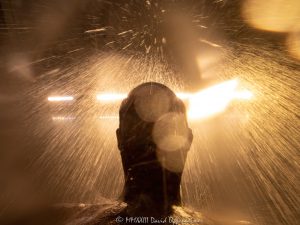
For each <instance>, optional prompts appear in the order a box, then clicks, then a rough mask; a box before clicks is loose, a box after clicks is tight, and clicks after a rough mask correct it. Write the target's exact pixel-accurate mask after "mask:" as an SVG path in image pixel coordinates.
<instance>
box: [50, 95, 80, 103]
mask: <svg viewBox="0 0 300 225" xmlns="http://www.w3.org/2000/svg"><path fill="white" fill-rule="evenodd" d="M73 100H74V97H72V96H50V97H48V101H49V102H66V101H73Z"/></svg>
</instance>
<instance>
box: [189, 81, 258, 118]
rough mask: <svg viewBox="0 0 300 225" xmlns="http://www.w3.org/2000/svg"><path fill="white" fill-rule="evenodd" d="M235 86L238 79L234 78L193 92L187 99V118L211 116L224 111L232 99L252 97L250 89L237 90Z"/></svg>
mask: <svg viewBox="0 0 300 225" xmlns="http://www.w3.org/2000/svg"><path fill="white" fill-rule="evenodd" d="M237 87H238V80H236V79H234V80H229V81H225V82H223V83H221V84H217V85H214V86H212V87H209V88H207V89H204V90H202V91H199V92H198V93H195V94H194V95H193V96H192V97H191V98H190V99H189V100H190V101H189V109H188V118H189V119H192V120H194V119H204V118H208V117H212V116H214V115H216V114H218V113H221V112H224V111H225V110H226V108H227V107H228V105H229V103H230V102H231V101H233V100H234V99H245V100H249V99H250V98H252V93H251V92H250V91H247V90H244V91H238V90H237Z"/></svg>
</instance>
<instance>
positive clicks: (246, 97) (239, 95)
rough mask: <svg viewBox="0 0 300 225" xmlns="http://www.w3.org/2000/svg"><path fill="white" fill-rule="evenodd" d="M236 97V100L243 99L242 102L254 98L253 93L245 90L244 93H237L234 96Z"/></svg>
mask: <svg viewBox="0 0 300 225" xmlns="http://www.w3.org/2000/svg"><path fill="white" fill-rule="evenodd" d="M234 97H235V98H236V99H242V100H249V99H251V98H252V97H253V94H252V92H251V91H248V90H244V91H237V92H236V93H235V94H234Z"/></svg>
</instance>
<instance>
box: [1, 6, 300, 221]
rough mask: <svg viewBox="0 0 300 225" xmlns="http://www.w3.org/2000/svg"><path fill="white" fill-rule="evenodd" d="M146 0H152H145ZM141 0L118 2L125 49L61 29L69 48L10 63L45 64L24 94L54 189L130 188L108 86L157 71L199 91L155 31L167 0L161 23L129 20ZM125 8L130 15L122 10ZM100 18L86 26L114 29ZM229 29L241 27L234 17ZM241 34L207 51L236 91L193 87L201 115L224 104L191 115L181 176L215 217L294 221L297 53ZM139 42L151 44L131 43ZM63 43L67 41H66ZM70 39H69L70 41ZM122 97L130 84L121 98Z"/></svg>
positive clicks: (90, 196)
mask: <svg viewBox="0 0 300 225" xmlns="http://www.w3.org/2000/svg"><path fill="white" fill-rule="evenodd" d="M220 2H222V1H220ZM147 4H148V3H147V1H145V4H144V5H145V6H147ZM119 5H120V4H119ZM115 6H116V5H115ZM132 7H133V8H134V7H135V6H134V5H131V4H129V5H128V6H126V7H123V8H120V9H118V10H117V12H118V11H122V13H120V14H119V15H126V16H125V19H124V18H123V17H121V16H120V17H118V20H116V21H113V22H115V23H118V25H116V26H114V28H113V29H114V30H115V33H114V34H113V35H112V36H113V38H111V36H109V37H110V39H109V40H106V42H105V44H104V45H106V46H110V45H112V42H114V43H116V44H115V45H114V46H113V47H111V49H117V51H114V50H113V51H104V52H96V53H95V52H94V51H89V50H88V49H85V47H82V45H81V44H82V43H80V46H75V47H74V45H73V44H72V41H70V40H65V39H63V40H62V41H61V42H58V43H56V44H57V45H59V47H57V48H58V49H60V48H62V49H63V50H64V51H63V53H62V54H58V53H57V54H56V53H52V50H51V48H49V49H48V51H49V52H50V53H49V54H50V55H51V54H54V55H51V56H50V57H43V58H39V60H33V61H32V63H30V57H29V56H28V55H29V54H28V55H27V54H24V55H21V56H19V58H21V59H22V60H15V58H14V59H13V60H12V62H13V63H8V66H11V65H13V72H14V73H16V74H17V75H18V76H19V75H20V76H23V75H24V73H26V76H25V75H24V77H25V79H26V80H30V82H32V80H34V79H33V78H32V77H33V73H34V69H33V68H36V67H38V66H40V67H42V69H40V70H37V71H39V73H40V75H39V76H38V77H37V78H35V81H36V82H35V83H30V84H29V85H27V87H26V98H25V100H23V101H22V102H21V105H22V107H23V108H24V109H23V110H22V112H23V111H24V113H23V114H24V115H23V117H22V118H24V121H25V123H26V135H27V136H28V140H29V141H28V143H27V142H26V144H25V146H22V150H23V152H24V153H23V154H24V155H26V156H27V157H28V158H29V160H28V161H29V162H28V164H26V167H29V168H30V170H31V171H32V174H34V177H36V179H37V180H38V181H39V183H40V186H41V187H42V188H43V189H45V190H46V191H47V193H51V194H52V195H53V198H54V199H55V201H59V202H89V203H93V202H98V201H101V197H100V196H104V197H107V198H117V197H118V196H119V195H120V194H121V191H122V186H123V183H124V181H123V171H122V167H121V160H120V156H119V151H118V149H117V144H116V138H115V130H116V129H117V127H118V120H116V115H117V111H118V104H110V103H109V102H103V100H106V99H111V97H112V96H111V95H106V96H102V95H100V94H101V93H106V92H108V91H109V92H113V93H128V92H129V91H130V90H131V89H132V88H133V87H135V86H136V85H138V84H140V83H142V82H146V81H156V82H160V83H163V84H166V85H167V86H169V87H170V88H171V89H173V90H174V91H175V92H176V93H178V95H179V97H180V96H181V97H182V98H189V97H190V93H191V90H189V85H187V84H186V82H185V77H183V76H182V74H181V72H180V71H177V70H176V69H174V68H173V66H170V65H168V64H167V63H165V61H164V60H161V58H164V57H165V53H162V51H161V50H160V47H162V46H163V47H164V48H165V46H166V44H167V43H169V42H168V39H166V38H165V37H164V36H163V35H162V33H159V34H153V32H154V31H155V30H156V29H155V26H156V25H157V21H158V20H159V19H160V15H161V14H163V13H165V12H163V11H162V10H165V9H164V8H161V9H160V12H159V16H156V18H158V19H157V20H156V22H155V23H153V24H150V25H151V26H149V24H147V25H148V27H144V25H145V24H143V22H141V23H138V24H137V25H136V26H134V27H132V26H131V22H132V21H131V22H130V21H128V19H130V17H129V16H128V15H130V14H131V12H132V10H133V9H132ZM155 7H156V6H155V5H153V6H151V7H148V8H149V10H150V9H151V10H152V11H151V10H150V11H151V12H152V14H151V13H150V14H147V16H149V15H151V16H149V18H148V17H147V18H148V19H149V20H146V21H148V22H149V21H150V22H151V21H152V20H151V18H153V17H154V16H153V13H154V12H155V13H154V14H157V13H158V12H157V11H155V10H157V9H155V10H154V8H155ZM159 7H160V6H159ZM159 7H158V8H159ZM113 8H114V7H113ZM156 8H157V7H156ZM134 9H135V12H136V11H139V10H138V9H139V8H137V9H136V8H134ZM115 12H116V11H115ZM116 14H118V13H114V14H113V15H116ZM135 15H138V18H133V19H134V20H135V21H139V20H140V21H142V19H141V18H143V15H140V14H135ZM192 15H193V16H192V18H194V20H195V21H196V22H195V23H196V25H195V26H198V28H199V29H200V30H202V29H204V30H205V29H206V28H204V27H205V25H206V24H204V25H202V19H205V16H204V15H201V14H192ZM200 15H201V16H200ZM92 19H93V18H92ZM92 19H91V20H92ZM123 19H124V20H125V22H124V23H125V25H124V23H122V22H118V21H121V20H123ZM194 20H193V21H194ZM115 23H112V24H110V25H114V24H115ZM15 25H17V24H15ZM15 25H14V26H15ZM90 25H91V26H92V27H89V29H85V31H84V32H82V33H83V34H84V35H100V34H102V33H103V32H107V31H109V30H110V29H111V28H110V27H109V26H107V27H105V28H103V27H102V26H100V27H99V24H97V23H95V24H92V23H90ZM200 25H201V27H200ZM28 27H29V26H28ZM12 28H13V27H12ZM23 28H24V29H25V28H26V27H23ZM90 28H91V29H90ZM28 29H29V28H28ZM28 29H27V28H26V31H28ZM144 29H145V30H144ZM228 29H230V32H234V30H235V29H236V28H228ZM153 30H154V31H153ZM144 31H146V34H144ZM22 32H23V31H22ZM152 34H153V36H151V35H152ZM143 35H144V36H143ZM155 37H156V42H155ZM76 38H77V39H80V38H82V36H78V37H76ZM143 38H144V39H143ZM245 39H246V38H245ZM158 40H160V42H159V43H160V44H158ZM201 40H204V39H203V38H202V37H201ZM243 41H244V40H243ZM243 41H241V40H236V39H234V40H230V41H224V43H222V45H219V44H218V45H216V46H212V47H213V48H218V49H220V48H221V50H220V51H218V54H217V56H218V57H211V54H208V55H209V57H211V58H213V59H216V58H218V60H215V61H214V60H213V61H210V60H208V58H209V57H207V61H209V62H208V63H206V61H205V60H203V59H206V57H205V54H202V55H201V57H200V58H201V60H202V61H201V62H202V64H201V65H198V66H199V67H200V71H201V75H202V76H204V75H206V74H213V75H214V76H213V77H214V78H215V79H216V80H218V81H219V82H220V83H221V82H224V81H228V80H229V81H228V82H229V83H226V82H225V83H223V84H224V85H225V89H222V90H226V91H222V90H221V91H219V90H218V92H215V91H216V89H214V88H217V89H218V88H220V86H215V87H214V88H213V89H206V91H204V90H202V89H201V91H199V92H196V94H195V95H193V97H191V105H190V106H189V107H190V108H189V110H190V111H189V112H190V116H191V117H194V116H199V115H201V116H204V115H207V114H206V113H208V114H211V113H215V112H218V115H216V116H214V117H211V118H206V119H205V120H197V119H196V120H191V121H190V126H191V128H192V129H193V133H194V141H193V145H192V148H191V150H190V151H189V153H188V159H187V163H186V165H185V170H184V175H183V180H182V196H183V202H184V204H185V205H186V206H189V207H193V208H195V209H197V210H199V211H203V212H206V213H207V214H210V215H211V216H212V217H215V218H217V217H220V218H224V217H225V215H228V216H229V217H231V218H234V219H235V220H237V221H243V220H249V221H251V222H253V223H254V224H261V225H264V224H274V225H277V224H278V225H281V224H286V225H294V224H297V221H298V219H297V215H298V208H299V202H300V198H299V187H300V185H299V176H298V173H297V172H296V171H299V149H300V143H299V140H300V132H299V130H300V129H299V127H300V126H299V125H300V124H299V117H300V115H299V106H300V102H299V99H300V96H299V86H300V83H299V79H298V77H299V62H298V61H295V60H293V59H291V58H289V57H288V56H287V55H285V54H284V53H283V51H281V50H280V49H276V48H273V47H272V46H271V45H270V44H269V45H268V44H266V45H265V44H261V43H260V44H259V42H254V41H253V42H254V43H252V41H251V43H245V42H243ZM204 42H209V43H213V41H210V40H205V41H204ZM204 42H203V41H201V43H204ZM155 43H156V44H155ZM129 44H130V46H128V45H129ZM141 44H144V45H142V47H143V50H145V51H144V53H145V55H146V56H145V55H141V54H135V53H132V52H130V51H131V50H137V48H139V47H137V46H138V45H139V46H140V45H141ZM64 45H66V46H68V48H67V47H61V46H64ZM213 45H215V44H213ZM118 46H119V47H118ZM120 46H121V47H120ZM149 46H150V47H149ZM155 46H156V47H158V48H154V47H155ZM210 46H211V44H210ZM220 46H222V47H220ZM73 47H74V48H73ZM45 48H46V47H45ZM66 48H67V49H69V50H70V51H65V50H66ZM126 50H128V51H129V50H130V51H129V52H128V51H126ZM156 50H157V51H156ZM164 51H165V50H164ZM164 51H163V52H164ZM58 52H59V51H58ZM153 52H154V53H153ZM157 52H159V54H160V59H158V58H157V54H156V53H157ZM152 53H153V54H152ZM209 53H211V52H209ZM213 56H214V55H213ZM19 58H18V59H19ZM23 58H24V60H23ZM193 60H194V59H193ZM19 61H22V62H28V63H26V65H23V64H24V63H22V65H21V68H22V67H26V70H22V71H21V72H20V69H16V68H20V67H18V66H17V65H15V64H18V62H19ZM190 61H192V59H190ZM195 61H197V56H195ZM204 61H205V63H203V62H204ZM204 64H205V65H204ZM34 66H35V67H34ZM10 71H11V70H10ZM19 72H20V74H19ZM199 76H200V75H199ZM24 77H23V78H24ZM28 77H29V78H30V79H27V78H28ZM235 79H238V81H239V85H241V87H242V88H243V89H245V90H249V91H251V92H253V93H254V98H252V99H251V101H232V102H231V104H229V102H230V101H231V100H232V98H234V97H237V98H242V99H243V98H246V99H247V98H250V97H251V94H250V93H249V92H243V91H242V92H235V91H236V90H238V91H239V89H238V88H237V89H236V81H235ZM227 85H228V86H227ZM221 87H224V86H221ZM200 88H201V87H200V85H199V87H198V90H199V89H200ZM210 92H211V93H210ZM236 93H240V94H238V96H236V95H235V94H236ZM187 94H188V95H187ZM209 94H213V96H214V98H210V101H208V100H207V99H206V96H207V95H209ZM97 95H98V97H97ZM49 96H52V97H55V96H56V97H58V96H64V97H66V98H67V99H70V100H71V98H70V97H71V96H72V97H73V98H74V100H76V101H74V100H73V101H67V102H61V101H58V102H57V101H55V102H49V101H47V97H49ZM0 97H1V95H0ZM113 97H115V96H113ZM119 97H120V98H121V97H122V98H123V97H124V95H121V96H117V97H116V98H118V99H119ZM64 99H65V98H64ZM64 99H63V100H64ZM97 99H98V100H100V101H96V100H97ZM221 99H222V101H221V106H222V107H221V108H218V109H216V108H215V107H212V108H207V111H205V112H203V114H202V112H201V113H199V111H198V110H199V109H201V107H199V106H200V105H212V106H215V105H218V106H220V102H219V100H221ZM224 99H225V101H224ZM50 100H51V99H50ZM52 100H61V99H57V98H55V99H52ZM212 100H216V101H212ZM0 101H1V98H0ZM225 108H226V110H225V111H224V109H225ZM6 110H8V109H6ZM201 110H202V109H201ZM114 113H115V114H114ZM18 129H19V128H18ZM52 195H51V196H52ZM15 201H16V200H15ZM20 201H21V200H20Z"/></svg>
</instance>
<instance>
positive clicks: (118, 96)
mask: <svg viewBox="0 0 300 225" xmlns="http://www.w3.org/2000/svg"><path fill="white" fill-rule="evenodd" d="M126 97H127V94H124V93H102V94H98V95H97V100H98V101H103V102H114V101H121V100H123V99H124V98H126Z"/></svg>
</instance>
